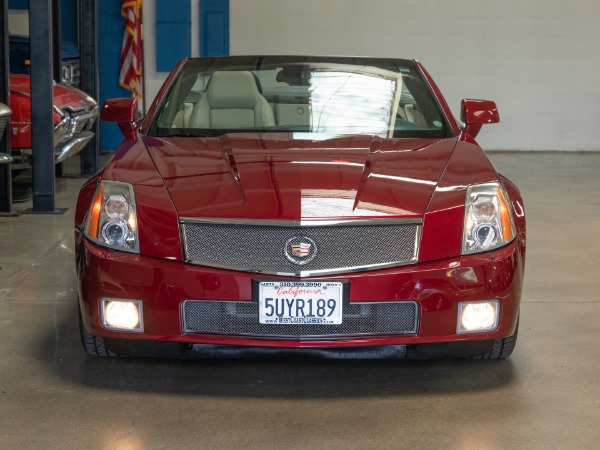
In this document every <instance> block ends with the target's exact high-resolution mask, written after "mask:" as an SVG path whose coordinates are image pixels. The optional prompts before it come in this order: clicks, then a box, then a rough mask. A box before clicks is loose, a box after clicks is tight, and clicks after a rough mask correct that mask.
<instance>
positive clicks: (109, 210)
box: [85, 181, 140, 253]
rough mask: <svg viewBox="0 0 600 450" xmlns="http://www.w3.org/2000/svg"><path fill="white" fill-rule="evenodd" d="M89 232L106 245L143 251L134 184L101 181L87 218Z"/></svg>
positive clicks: (95, 240) (86, 223)
mask: <svg viewBox="0 0 600 450" xmlns="http://www.w3.org/2000/svg"><path fill="white" fill-rule="evenodd" d="M85 234H86V236H87V237H88V238H90V239H91V240H92V241H94V242H96V243H98V244H100V245H104V246H106V247H111V248H114V249H117V250H123V251H126V252H133V253H139V252H140V250H139V243H138V231H137V215H136V210H135V196H134V193H133V186H132V185H131V184H128V183H120V182H118V181H101V182H100V184H99V185H98V188H97V189H96V193H95V194H94V200H93V201H92V205H91V206H90V210H89V211H88V214H87V217H86V220H85Z"/></svg>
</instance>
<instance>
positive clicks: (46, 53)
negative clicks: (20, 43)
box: [25, 0, 65, 214]
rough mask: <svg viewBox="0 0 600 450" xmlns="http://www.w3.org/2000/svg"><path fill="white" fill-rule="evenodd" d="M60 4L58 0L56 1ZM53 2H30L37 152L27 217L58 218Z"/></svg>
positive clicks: (33, 136)
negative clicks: (52, 216) (45, 215)
mask: <svg viewBox="0 0 600 450" xmlns="http://www.w3.org/2000/svg"><path fill="white" fill-rule="evenodd" d="M55 1H58V0H55ZM51 3H52V2H51V0H29V39H30V42H31V122H32V123H33V127H32V133H31V144H32V145H31V146H32V149H33V208H31V209H28V210H26V211H25V212H26V213H34V214H38V213H42V214H56V213H63V212H64V211H65V210H56V209H55V207H54V197H55V178H54V170H55V169H54V117H53V111H54V108H53V98H52V97H53V91H54V85H53V81H52V74H53V72H52V49H53V48H52V18H53V17H52V16H53V11H54V10H53V8H52V5H51Z"/></svg>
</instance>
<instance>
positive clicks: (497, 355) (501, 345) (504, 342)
mask: <svg viewBox="0 0 600 450" xmlns="http://www.w3.org/2000/svg"><path fill="white" fill-rule="evenodd" d="M518 334H519V322H517V328H515V334H513V335H512V336H509V337H506V338H502V339H496V341H495V342H494V347H493V348H492V349H491V350H490V351H489V352H487V353H484V354H483V355H479V356H475V357H473V359H505V358H508V357H509V356H510V355H511V354H512V352H513V350H514V349H515V346H516V345H517V336H518Z"/></svg>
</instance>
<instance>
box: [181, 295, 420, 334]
mask: <svg viewBox="0 0 600 450" xmlns="http://www.w3.org/2000/svg"><path fill="white" fill-rule="evenodd" d="M182 309H183V332H184V333H208V334H211V333H218V334H228V335H244V336H254V337H266V338H323V337H341V336H344V337H346V336H361V335H377V334H416V332H417V325H418V306H417V303H415V302H386V303H350V304H346V305H344V309H343V320H342V323H341V324H340V325H271V324H269V325H264V324H261V323H259V321H258V303H255V302H230V301H206V300H187V301H185V302H183V305H182Z"/></svg>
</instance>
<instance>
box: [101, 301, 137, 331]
mask: <svg viewBox="0 0 600 450" xmlns="http://www.w3.org/2000/svg"><path fill="white" fill-rule="evenodd" d="M102 324H103V325H104V327H105V328H108V329H109V330H119V331H136V332H142V331H144V324H143V320H142V302H141V301H139V300H115V299H112V298H108V299H107V298H104V299H102Z"/></svg>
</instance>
